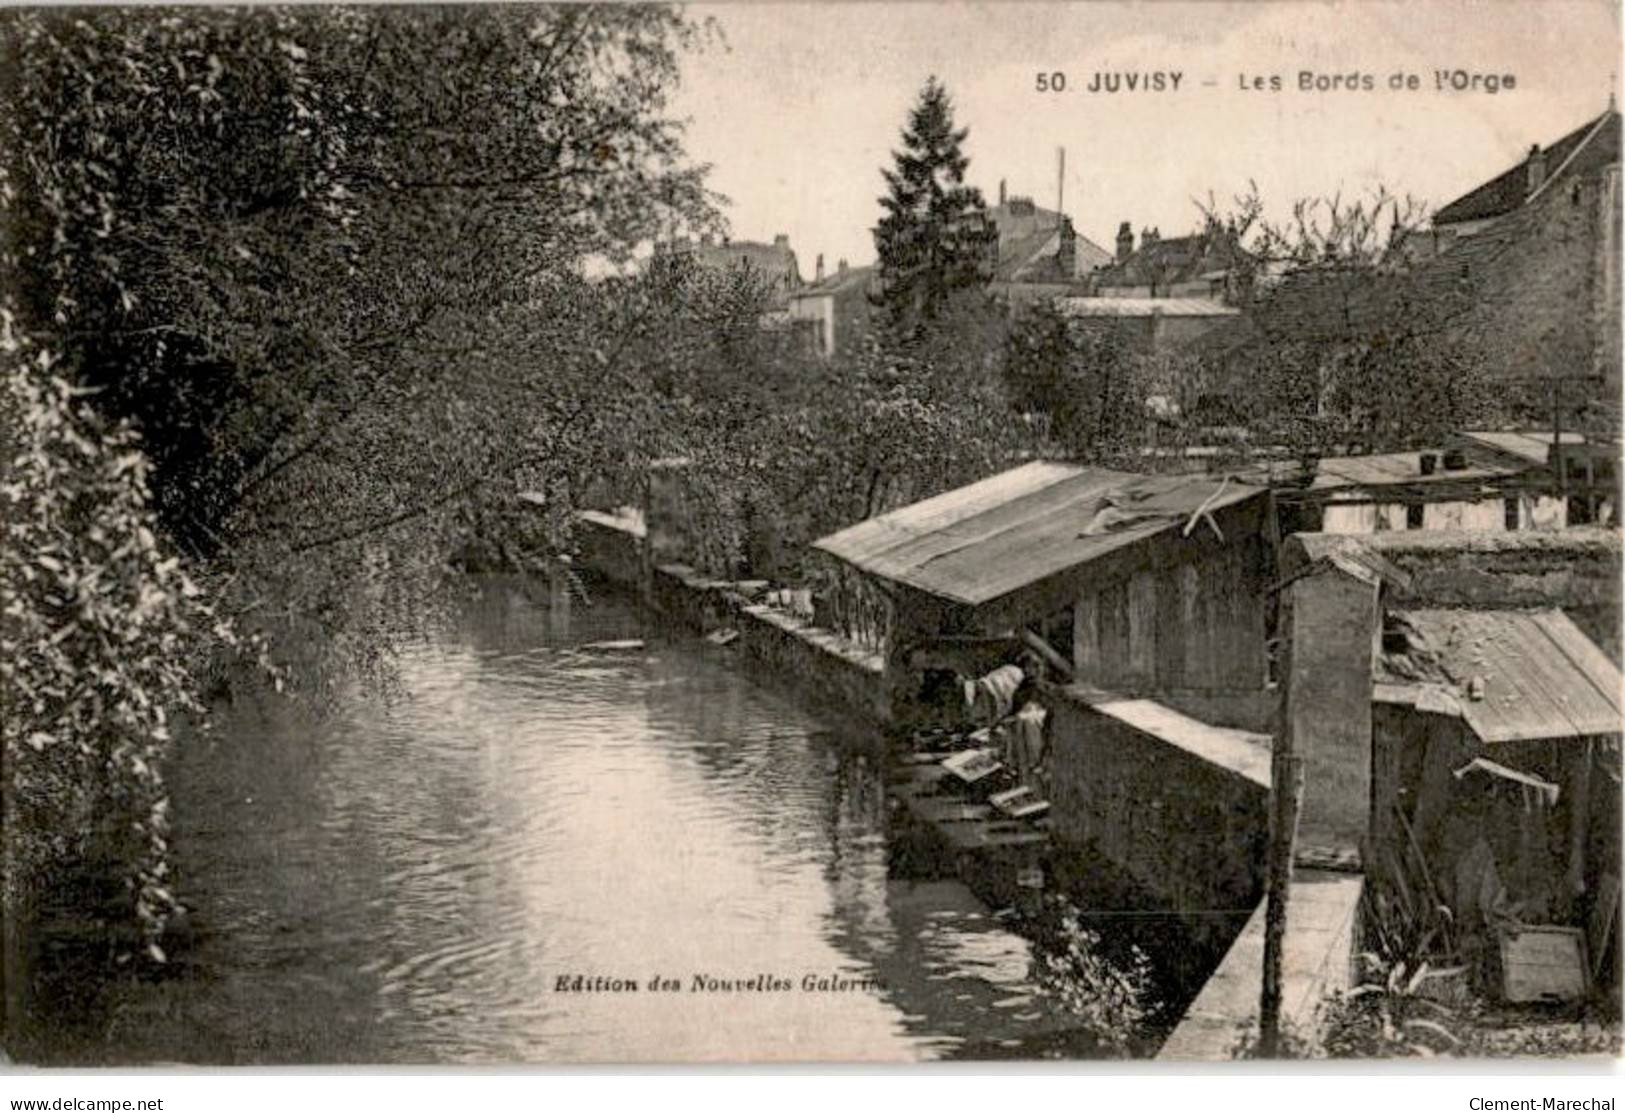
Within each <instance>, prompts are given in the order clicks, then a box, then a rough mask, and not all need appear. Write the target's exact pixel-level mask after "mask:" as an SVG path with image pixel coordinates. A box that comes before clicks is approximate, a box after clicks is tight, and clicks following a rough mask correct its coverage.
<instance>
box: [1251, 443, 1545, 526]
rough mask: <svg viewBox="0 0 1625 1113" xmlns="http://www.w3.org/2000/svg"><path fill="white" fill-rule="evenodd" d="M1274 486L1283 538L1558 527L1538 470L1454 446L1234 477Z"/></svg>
mask: <svg viewBox="0 0 1625 1113" xmlns="http://www.w3.org/2000/svg"><path fill="white" fill-rule="evenodd" d="M1240 474H1242V475H1243V476H1244V477H1246V478H1248V479H1249V480H1251V481H1254V482H1259V483H1264V482H1268V483H1270V484H1272V485H1273V486H1274V488H1275V496H1276V504H1277V507H1278V510H1279V515H1280V519H1279V520H1280V531H1281V534H1282V535H1283V536H1285V535H1287V534H1292V533H1328V534H1369V533H1382V532H1388V531H1404V530H1487V531H1490V532H1500V531H1503V530H1528V529H1562V528H1563V527H1564V526H1566V525H1567V524H1568V517H1567V514H1566V510H1565V505H1564V502H1563V500H1562V499H1559V498H1556V497H1554V496H1553V495H1552V494H1551V493H1550V479H1549V473H1548V472H1547V471H1546V469H1545V467H1544V465H1540V464H1533V463H1531V462H1529V461H1527V460H1524V459H1519V458H1510V459H1509V458H1496V459H1491V458H1487V457H1485V456H1478V457H1475V456H1473V455H1471V454H1469V453H1468V452H1467V451H1466V450H1464V449H1461V448H1450V449H1430V450H1423V451H1413V452H1384V453H1375V454H1371V455H1365V456H1325V457H1321V458H1320V459H1318V460H1316V461H1314V463H1313V464H1312V465H1310V466H1309V467H1307V468H1306V467H1305V466H1304V465H1303V464H1301V463H1299V462H1296V461H1282V462H1274V463H1270V464H1265V465H1262V466H1260V467H1258V468H1256V469H1249V470H1245V471H1243V472H1241V473H1240Z"/></svg>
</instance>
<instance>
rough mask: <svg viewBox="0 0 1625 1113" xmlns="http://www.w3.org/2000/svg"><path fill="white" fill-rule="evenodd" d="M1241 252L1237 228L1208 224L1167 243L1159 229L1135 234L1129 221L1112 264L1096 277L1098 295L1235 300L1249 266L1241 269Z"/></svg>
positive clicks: (1122, 229)
mask: <svg viewBox="0 0 1625 1113" xmlns="http://www.w3.org/2000/svg"><path fill="white" fill-rule="evenodd" d="M1243 262H1244V259H1243V257H1242V248H1241V244H1240V240H1239V237H1238V236H1237V234H1236V230H1235V227H1234V225H1223V226H1221V225H1218V224H1217V223H1210V224H1209V226H1208V227H1206V228H1204V229H1203V230H1202V231H1200V232H1197V233H1195V234H1193V235H1189V236H1176V237H1171V238H1169V239H1163V238H1162V235H1161V233H1160V231H1159V230H1158V229H1155V228H1147V229H1144V230H1143V231H1142V232H1141V233H1140V246H1139V247H1138V248H1136V247H1135V246H1134V232H1133V231H1132V230H1131V229H1130V227H1129V223H1128V221H1126V220H1125V221H1124V222H1123V223H1122V224H1121V225H1119V226H1118V229H1117V254H1116V257H1115V260H1114V261H1113V263H1112V264H1111V265H1110V266H1108V267H1105V268H1103V269H1101V270H1100V271H1098V272H1097V273H1096V274H1095V276H1094V281H1093V286H1094V290H1095V292H1096V293H1097V294H1098V295H1100V296H1101V297H1118V298H1206V299H1208V300H1212V301H1223V302H1229V301H1235V300H1237V299H1238V297H1239V294H1240V292H1241V291H1240V290H1239V289H1238V284H1240V283H1242V282H1244V281H1245V275H1246V274H1247V273H1248V272H1249V271H1250V268H1249V267H1245V266H1242V265H1241V264H1242V263H1243Z"/></svg>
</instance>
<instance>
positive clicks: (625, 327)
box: [0, 5, 716, 943]
mask: <svg viewBox="0 0 1625 1113" xmlns="http://www.w3.org/2000/svg"><path fill="white" fill-rule="evenodd" d="M704 38H705V28H704V27H703V26H700V25H697V24H695V23H693V22H691V21H689V20H687V19H686V18H684V17H683V16H681V15H680V14H679V13H677V12H675V11H673V10H671V9H667V8H662V7H655V6H619V5H616V6H604V7H588V6H568V7H557V8H553V7H546V8H544V7H531V8H518V7H512V8H510V7H489V8H451V7H439V8H436V7H424V8H398V7H397V8H385V7H379V8H340V7H311V8H256V9H210V8H196V9H186V10H178V9H176V10H135V9H81V10H75V11H65V10H63V11H50V10H41V9H34V10H13V11H8V12H6V13H3V15H0V50H3V52H4V56H3V61H0V66H3V72H4V73H5V75H6V78H5V84H6V92H7V94H8V97H7V109H8V111H7V112H6V113H5V114H3V115H0V151H3V155H0V216H3V223H4V227H5V230H6V236H5V238H4V239H3V240H0V274H3V276H4V286H5V288H6V289H7V291H8V292H9V293H10V295H11V297H12V300H11V301H8V302H7V308H6V315H5V336H6V350H5V352H4V359H5V373H6V376H7V379H6V394H5V401H4V413H3V415H0V418H3V422H4V436H5V450H6V465H5V476H4V484H5V486H4V492H5V495H4V497H5V499H6V515H5V518H6V529H7V539H6V545H5V548H4V559H5V565H4V586H5V590H6V600H5V607H6V612H5V618H6V622H5V631H4V638H5V645H4V651H3V656H4V658H5V660H4V662H0V668H4V669H5V670H6V671H5V672H4V674H3V676H0V679H3V681H4V686H5V689H6V692H7V702H8V707H7V717H6V727H7V736H6V740H5V741H6V755H7V780H6V789H7V792H8V794H9V795H8V797H7V800H6V804H7V807H8V809H9V810H8V813H7V815H6V817H5V818H6V820H7V822H6V849H7V853H8V854H9V855H10V856H11V857H10V858H9V859H8V862H7V866H8V869H7V884H8V887H9V891H8V894H7V896H8V899H9V900H13V901H15V900H18V899H22V898H23V897H25V896H29V895H30V892H29V891H28V890H30V887H31V886H33V887H34V888H36V889H37V883H39V882H40V881H41V879H43V878H52V879H59V878H60V877H62V876H65V875H67V874H70V873H72V872H74V871H76V870H77V871H78V872H80V873H83V874H85V875H87V876H93V878H101V877H105V876H114V877H117V876H120V875H126V876H129V877H130V878H131V879H132V885H133V900H132V901H131V902H130V904H131V905H132V911H133V913H134V916H135V918H136V919H137V920H138V922H139V924H140V926H141V927H142V929H143V931H144V932H145V936H146V938H147V940H148V941H149V942H153V943H156V939H157V937H158V934H159V932H160V931H161V929H162V925H163V921H164V918H165V915H166V914H167V913H168V912H169V910H171V909H172V908H173V907H174V893H173V889H172V886H171V878H170V877H169V873H168V870H169V866H168V865H167V862H166V851H167V838H168V835H167V829H166V818H165V817H166V808H167V802H166V797H165V794H164V788H163V775H162V773H163V764H164V758H165V754H166V752H167V750H168V748H169V747H170V746H171V745H172V744H173V742H174V739H175V738H176V737H177V736H178V735H179V734H180V733H181V732H182V731H183V729H184V728H186V727H187V726H188V725H189V724H191V723H194V722H196V721H197V719H198V717H199V713H200V701H201V698H202V697H201V696H200V692H201V691H203V690H205V689H206V688H207V686H208V685H209V684H210V683H211V682H212V681H213V680H214V679H215V674H214V672H213V667H212V666H213V665H214V664H215V663H218V662H220V661H222V660H225V661H234V660H235V659H236V656H235V653H228V654H225V655H224V656H222V655H221V654H220V653H219V652H218V651H219V650H221V649H226V650H238V649H242V648H243V647H244V645H245V644H251V646H252V648H254V649H255V655H256V657H258V658H259V660H260V663H262V664H264V663H266V661H265V658H264V657H263V655H262V654H261V653H260V648H261V647H262V645H263V643H260V642H258V641H254V642H252V643H249V642H248V640H247V639H245V638H241V637H239V636H238V635H237V634H235V633H234V632H233V631H234V630H245V631H246V630H251V629H252V630H259V631H263V632H265V633H268V634H270V635H272V636H273V637H274V640H275V645H276V651H277V657H278V659H279V660H280V661H282V662H285V663H289V664H291V665H293V666H295V668H294V669H293V670H291V671H290V674H291V675H294V676H296V677H301V678H304V679H305V680H307V681H309V683H310V684H311V685H313V686H316V687H317V688H318V689H319V690H329V689H330V688H331V686H333V685H335V684H336V683H337V682H338V680H339V679H341V678H342V676H343V675H345V674H347V673H352V672H356V671H361V672H373V673H377V672H379V671H380V670H383V669H386V668H387V665H388V662H389V659H390V656H391V653H392V650H393V648H394V647H395V646H396V645H397V644H399V642H400V640H401V639H402V638H403V637H407V636H412V635H414V634H416V633H417V632H419V631H421V630H422V628H423V627H424V625H425V624H426V623H427V622H430V621H432V620H433V619H434V617H435V615H436V609H435V605H434V604H435V602H436V601H441V600H445V599H446V598H447V597H448V594H449V593H450V592H452V591H453V590H455V588H456V584H457V580H456V576H455V572H456V571H457V568H456V564H457V561H458V560H459V559H464V560H465V562H466V558H467V556H468V554H469V553H470V552H471V551H472V550H473V548H474V547H475V546H476V543H477V542H478V541H480V540H481V539H484V538H487V537H488V536H489V534H490V533H491V531H492V528H493V527H492V525H491V515H490V513H489V512H492V511H493V510H494V509H495V508H499V507H502V506H504V505H507V504H511V502H512V501H513V497H514V495H515V494H516V492H517V491H519V490H521V489H530V490H534V491H537V492H540V493H541V495H542V501H543V504H544V506H543V508H542V510H541V511H540V512H538V513H537V514H535V515H534V516H533V518H532V521H534V522H535V523H536V526H537V531H538V532H539V534H540V536H539V537H538V538H537V540H536V543H537V544H539V545H543V546H546V547H547V548H548V549H550V550H551V551H553V552H559V551H563V549H564V548H565V547H566V546H567V544H568V531H569V522H570V514H569V510H570V508H571V506H572V505H573V503H574V500H575V499H576V498H577V496H578V494H579V492H580V491H581V490H582V488H583V486H584V479H583V477H584V476H586V475H591V474H594V473H596V472H600V471H607V470H609V468H610V467H611V466H612V465H615V464H618V463H619V462H621V461H622V460H623V459H624V458H625V457H627V456H628V455H629V454H634V455H635V454H639V453H642V452H643V450H644V448H645V446H647V445H648V444H649V443H650V442H651V441H652V440H653V437H652V434H651V428H652V427H654V426H655V425H657V424H658V423H659V422H660V420H661V417H662V414H661V408H660V405H659V402H658V399H657V397H656V396H655V394H654V392H652V391H651V390H650V389H649V386H648V380H647V378H646V377H645V376H644V375H643V373H642V365H641V364H640V363H639V362H638V361H639V360H640V359H642V357H643V356H644V355H645V354H646V353H647V352H649V351H652V350H657V349H658V348H659V346H660V344H661V343H662V342H663V340H664V339H665V338H664V336H663V334H662V333H661V332H660V330H659V327H658V326H659V320H658V318H659V316H660V313H661V310H662V305H661V302H660V300H659V290H658V289H657V288H656V287H655V285H654V283H653V282H652V281H651V280H647V279H645V278H640V277H638V276H635V275H634V276H632V277H625V278H612V279H610V280H607V281H604V282H592V281H588V279H587V277H586V275H587V273H588V271H589V270H590V269H592V268H593V267H596V271H597V272H606V271H613V270H615V268H617V267H621V268H623V269H625V264H626V263H627V261H628V260H629V259H630V256H631V252H632V249H633V247H634V245H635V244H637V243H638V242H639V241H640V240H645V239H648V238H650V237H651V236H652V235H653V234H654V233H655V232H656V231H657V230H658V229H661V228H665V227H667V226H669V225H670V224H671V223H672V222H674V221H684V222H688V223H690V224H692V225H705V224H706V223H707V222H711V221H714V220H715V211H714V206H713V203H714V201H715V200H716V199H715V198H714V197H713V196H712V195H710V194H709V193H708V192H707V191H706V190H705V189H704V187H703V173H704V168H703V167H696V166H692V165H690V164H689V163H688V161H687V160H686V157H685V155H684V153H683V149H682V131H681V127H680V126H679V124H678V123H677V122H676V121H674V120H672V119H670V118H669V116H668V114H667V111H666V109H667V98H668V96H669V92H670V89H671V87H672V85H673V84H674V82H675V81H676V79H677V72H678V71H677V66H678V60H679V57H680V56H681V54H682V53H683V52H685V51H687V50H689V49H693V48H697V47H699V46H701V45H703V41H704ZM594 261H596V263H595V262H594ZM137 438H139V439H137ZM281 675H282V673H280V672H279V673H278V676H279V677H280V676H281ZM19 693H21V696H20V697H19V695H18V694H19ZM53 883H55V881H54V880H53Z"/></svg>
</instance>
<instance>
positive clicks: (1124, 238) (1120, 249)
mask: <svg viewBox="0 0 1625 1113" xmlns="http://www.w3.org/2000/svg"><path fill="white" fill-rule="evenodd" d="M1133 254H1134V231H1133V229H1131V228H1130V227H1129V226H1128V221H1126V220H1125V221H1123V223H1121V224H1119V225H1118V226H1117V261H1118V262H1119V263H1121V262H1122V261H1123V260H1124V259H1127V258H1128V257H1129V256H1130V255H1133Z"/></svg>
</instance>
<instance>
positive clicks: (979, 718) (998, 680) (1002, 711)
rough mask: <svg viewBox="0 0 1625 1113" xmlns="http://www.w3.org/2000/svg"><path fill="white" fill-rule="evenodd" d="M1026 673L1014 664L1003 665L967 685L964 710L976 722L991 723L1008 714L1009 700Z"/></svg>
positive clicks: (1013, 695)
mask: <svg viewBox="0 0 1625 1113" xmlns="http://www.w3.org/2000/svg"><path fill="white" fill-rule="evenodd" d="M1024 679H1026V674H1025V673H1023V672H1022V671H1021V670H1020V669H1018V668H1017V667H1016V666H1015V665H1004V666H1002V667H1000V668H996V669H994V670H993V671H992V672H990V673H988V674H987V675H986V676H984V677H981V678H980V679H978V680H976V681H975V682H974V683H972V684H970V685H967V686H966V689H965V694H966V704H967V707H966V711H967V713H968V714H969V716H970V718H971V720H972V721H973V722H977V723H983V724H992V723H996V722H998V721H999V720H1000V719H1002V718H1004V717H1005V716H1007V715H1009V714H1010V701H1011V700H1012V699H1013V698H1014V697H1015V694H1016V689H1017V688H1020V687H1021V682H1022V681H1023V680H1024Z"/></svg>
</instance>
